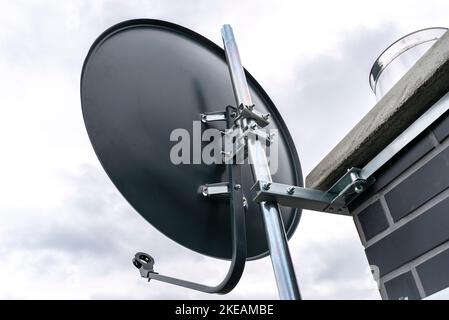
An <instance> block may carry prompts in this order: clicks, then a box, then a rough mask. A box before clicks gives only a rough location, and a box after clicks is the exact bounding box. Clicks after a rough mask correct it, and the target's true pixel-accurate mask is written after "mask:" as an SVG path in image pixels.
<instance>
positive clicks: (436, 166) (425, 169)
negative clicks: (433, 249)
mask: <svg viewBox="0 0 449 320" xmlns="http://www.w3.org/2000/svg"><path fill="white" fill-rule="evenodd" d="M448 187H449V148H446V149H445V150H444V151H442V152H440V153H439V154H438V155H437V156H435V157H434V158H433V159H431V160H430V161H429V162H428V163H426V164H425V165H424V166H422V167H421V168H420V169H418V170H417V171H416V172H414V173H413V174H412V175H411V176H409V177H408V178H406V179H405V180H404V181H402V182H401V183H400V184H399V185H397V186H396V187H395V188H394V189H393V190H391V191H390V192H388V193H387V194H386V195H385V200H386V201H387V204H388V207H389V209H390V213H391V215H392V217H393V219H394V221H395V222H396V221H398V220H400V219H401V218H403V217H405V216H407V215H408V214H409V213H411V212H412V211H413V210H415V209H417V208H418V207H420V206H421V205H423V204H424V203H426V202H427V201H428V200H430V199H432V198H433V197H434V196H436V195H437V194H439V193H440V192H441V191H443V190H444V189H446V188H448Z"/></svg>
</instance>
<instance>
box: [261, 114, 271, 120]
mask: <svg viewBox="0 0 449 320" xmlns="http://www.w3.org/2000/svg"><path fill="white" fill-rule="evenodd" d="M262 118H263V119H264V120H268V118H270V114H269V113H266V114H264V115H263V116H262Z"/></svg>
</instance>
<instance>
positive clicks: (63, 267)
mask: <svg viewBox="0 0 449 320" xmlns="http://www.w3.org/2000/svg"><path fill="white" fill-rule="evenodd" d="M0 8H1V10H0V30H1V32H0V88H1V89H0V92H1V94H0V106H1V108H2V111H3V112H2V116H1V117H0V145H1V146H2V150H3V152H2V156H1V158H0V167H1V175H0V194H1V196H0V219H1V223H0V244H1V245H0V299H52V298H53V299H55V298H56V299H194V298H195V299H276V298H277V297H278V295H277V289H276V284H275V281H274V276H273V272H272V268H271V262H270V259H269V257H266V258H263V259H261V260H257V261H253V262H249V263H247V266H246V269H245V272H244V274H243V277H242V280H241V281H240V283H239V284H238V285H237V287H236V288H235V289H234V291H232V292H231V293H230V294H228V295H226V296H218V295H207V294H203V293H199V292H195V291H192V290H188V289H184V288H177V287H174V286H171V285H169V284H164V283H158V282H156V281H152V282H151V283H149V284H148V283H147V282H146V281H145V280H144V279H141V278H140V277H139V275H138V271H137V270H136V269H135V268H134V267H133V266H132V264H131V258H132V256H133V255H134V253H135V252H137V251H145V252H151V253H152V255H153V256H154V257H155V258H156V259H157V262H156V263H157V265H156V267H157V271H158V272H160V273H164V274H167V275H172V276H177V277H182V278H184V279H188V280H192V281H201V282H203V283H206V284H210V285H213V284H216V283H218V282H220V281H221V279H222V277H224V275H225V274H226V271H227V268H228V263H227V262H225V261H220V260H216V259H212V258H209V257H204V256H202V255H199V254H197V253H194V252H192V251H190V250H188V249H186V248H184V247H182V246H180V245H178V244H176V243H174V242H173V241H171V240H170V239H168V238H167V237H165V236H164V235H163V234H161V233H160V232H159V231H157V230H156V229H155V228H153V227H152V226H151V225H150V224H149V223H148V222H146V221H145V220H144V219H143V218H142V217H140V216H139V215H138V213H137V212H135V211H134V210H133V209H132V208H131V206H130V205H129V204H128V203H127V202H126V200H125V199H124V198H123V197H122V196H121V194H120V193H119V192H118V191H117V190H116V188H115V187H114V186H113V184H112V182H111V181H110V180H109V179H108V177H107V175H106V173H105V172H104V170H103V169H102V167H101V165H100V164H99V161H98V160H97V158H96V156H95V154H94V151H93V149H92V147H91V145H90V142H89V139H88V136H87V132H86V130H85V127H84V123H83V118H82V113H81V105H80V94H79V81H80V74H81V67H82V64H83V61H84V58H85V56H86V54H87V51H88V49H89V47H90V45H91V44H92V43H93V41H94V40H95V39H96V37H97V36H98V35H99V34H100V33H101V32H103V31H104V30H105V29H107V28H108V27H110V26H112V25H114V24H115V23H118V22H121V21H124V20H127V19H134V18H154V19H162V20H167V21H170V22H174V23H177V24H180V25H183V26H185V27H188V28H190V29H192V30H194V31H196V32H198V33H200V34H202V35H204V36H206V37H207V38H209V39H211V40H212V41H214V42H216V43H217V44H218V45H220V46H222V44H221V38H220V28H221V26H222V25H223V24H225V23H230V24H231V25H232V26H233V29H234V33H235V35H236V38H237V41H238V44H239V49H240V54H241V58H242V61H243V64H244V66H245V67H246V68H247V69H248V70H249V71H250V72H251V73H252V75H253V76H254V77H255V78H256V79H257V80H258V82H259V83H260V84H261V85H262V86H263V87H264V89H265V90H266V91H267V93H268V94H269V95H270V97H271V98H272V100H273V101H274V102H275V104H276V106H277V108H278V110H279V111H280V112H281V114H282V115H283V118H284V120H285V121H286V123H287V126H288V128H289V130H290V132H291V134H292V136H293V140H294V142H295V145H296V147H297V149H298V153H299V157H300V159H301V164H302V168H303V174H304V176H305V175H306V174H307V173H308V172H310V171H311V170H312V168H313V167H314V166H315V165H316V164H318V162H319V161H320V160H321V159H322V158H323V157H324V156H325V155H326V154H327V153H328V152H329V151H330V150H331V149H332V148H333V147H334V146H335V145H336V144H337V143H338V142H339V141H340V140H341V139H342V138H343V137H344V136H345V134H346V133H347V132H349V130H350V129H351V128H352V127H353V126H354V125H355V124H356V123H357V122H358V121H359V120H360V119H361V118H362V117H363V116H364V115H365V114H366V113H367V112H368V111H369V110H370V109H371V108H372V107H373V106H374V104H375V97H374V94H373V93H372V92H371V89H370V87H369V84H368V74H369V71H370V68H371V65H372V63H373V62H374V60H375V59H376V58H377V56H378V55H379V54H380V53H381V52H382V51H383V49H385V48H386V47H387V46H388V45H389V44H391V43H392V42H393V41H395V40H396V39H398V38H399V37H401V36H403V35H405V34H407V33H409V32H412V31H415V30H418V29H421V28H425V27H434V26H446V27H447V26H448V20H447V13H448V12H449V2H447V1H436V0H428V1H412V0H408V1H383V0H380V1H376V2H375V3H374V2H373V1H319V0H315V1H260V0H257V1H244V0H239V1H230V0H227V1H224V0H218V1H205V0H198V1H194V0H184V1H167V0H165V1H133V0H128V1H105V0H89V1H88V0H78V1H70V0H67V1H56V0H54V1H49V0H41V1H33V0H27V1H20V0H16V1H5V0H0ZM289 243H290V251H291V255H292V259H293V263H294V266H295V269H296V275H297V278H298V281H299V284H300V289H301V293H302V296H303V298H305V299H380V295H379V293H378V291H377V288H376V283H375V282H374V281H373V279H372V277H371V273H370V269H369V267H368V263H367V260H366V257H365V255H364V252H363V247H362V245H361V243H360V240H359V238H358V235H357V231H356V229H355V226H354V224H353V221H352V219H351V218H348V217H344V216H337V215H330V214H326V213H318V212H311V211H304V212H303V215H302V219H301V222H300V225H299V226H298V228H297V230H296V232H295V234H294V235H293V237H292V238H291V240H290V242H289ZM439 297H443V298H444V297H445V295H442V296H441V295H440V296H439ZM446 297H449V294H448V295H446Z"/></svg>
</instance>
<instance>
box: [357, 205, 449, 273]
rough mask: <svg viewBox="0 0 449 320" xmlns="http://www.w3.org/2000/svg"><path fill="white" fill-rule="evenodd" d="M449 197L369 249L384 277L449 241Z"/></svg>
mask: <svg viewBox="0 0 449 320" xmlns="http://www.w3.org/2000/svg"><path fill="white" fill-rule="evenodd" d="M448 212H449V198H447V199H444V200H443V201H441V202H440V203H438V204H436V205H435V206H433V207H432V208H430V209H429V210H428V211H427V212H424V213H422V214H421V215H419V216H418V217H416V218H415V219H413V220H411V221H409V222H408V223H406V224H405V225H403V226H401V227H400V228H398V229H397V230H395V231H393V232H392V233H390V234H388V235H387V236H385V237H384V238H382V239H380V240H379V241H377V242H375V243H373V244H372V245H370V246H369V247H367V248H366V249H365V253H366V256H367V257H368V261H369V264H370V265H376V266H378V267H379V271H380V274H381V276H383V275H385V274H387V273H389V272H391V271H393V270H395V269H397V268H399V267H400V266H402V265H404V264H405V263H407V262H410V261H412V260H413V259H415V258H417V257H419V256H421V255H423V254H424V253H426V252H427V251H429V250H431V249H433V248H435V247H437V246H438V245H440V244H442V243H444V242H446V241H448V240H449V214H448Z"/></svg>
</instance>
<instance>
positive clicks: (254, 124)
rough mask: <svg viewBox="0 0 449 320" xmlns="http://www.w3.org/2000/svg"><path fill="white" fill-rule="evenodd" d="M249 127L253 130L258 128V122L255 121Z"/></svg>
mask: <svg viewBox="0 0 449 320" xmlns="http://www.w3.org/2000/svg"><path fill="white" fill-rule="evenodd" d="M249 127H250V129H251V130H256V128H257V123H255V122H253V123H251V125H250V126H249Z"/></svg>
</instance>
